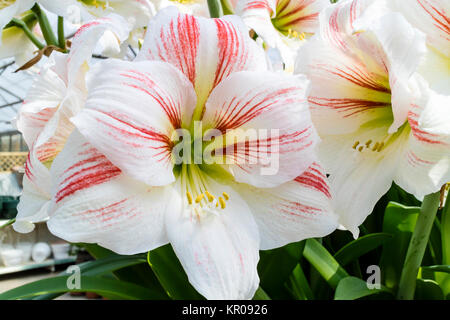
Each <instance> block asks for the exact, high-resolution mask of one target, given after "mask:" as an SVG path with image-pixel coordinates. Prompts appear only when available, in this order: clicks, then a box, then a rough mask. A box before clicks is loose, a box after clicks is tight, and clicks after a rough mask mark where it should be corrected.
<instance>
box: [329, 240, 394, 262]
mask: <svg viewBox="0 0 450 320" xmlns="http://www.w3.org/2000/svg"><path fill="white" fill-rule="evenodd" d="M392 237H393V236H392V235H391V234H388V233H372V234H368V235H366V236H362V237H360V238H358V239H356V240H353V241H351V242H349V243H347V244H346V245H345V246H344V247H342V248H341V249H340V250H339V251H338V252H336V254H335V255H334V258H335V259H336V261H337V262H339V263H340V264H341V266H346V265H347V264H349V263H350V262H352V261H354V260H356V259H358V258H359V257H360V256H362V255H364V254H366V253H368V252H370V251H372V250H374V249H376V248H377V247H379V246H380V245H382V244H383V243H385V242H386V241H387V240H389V239H392Z"/></svg>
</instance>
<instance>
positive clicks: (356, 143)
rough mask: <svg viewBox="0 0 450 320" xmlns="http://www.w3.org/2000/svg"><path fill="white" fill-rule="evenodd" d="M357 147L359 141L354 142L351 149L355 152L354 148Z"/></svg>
mask: <svg viewBox="0 0 450 320" xmlns="http://www.w3.org/2000/svg"><path fill="white" fill-rule="evenodd" d="M358 145H359V141H356V142H355V144H354V145H353V147H352V148H353V149H355V150H356V147H357V146H358Z"/></svg>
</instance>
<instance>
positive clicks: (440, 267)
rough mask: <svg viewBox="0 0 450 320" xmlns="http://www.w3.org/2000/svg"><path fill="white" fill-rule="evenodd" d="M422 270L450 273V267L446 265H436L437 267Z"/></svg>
mask: <svg viewBox="0 0 450 320" xmlns="http://www.w3.org/2000/svg"><path fill="white" fill-rule="evenodd" d="M421 268H422V269H426V270H430V271H434V272H445V273H450V265H447V264H444V265H436V266H426V267H421Z"/></svg>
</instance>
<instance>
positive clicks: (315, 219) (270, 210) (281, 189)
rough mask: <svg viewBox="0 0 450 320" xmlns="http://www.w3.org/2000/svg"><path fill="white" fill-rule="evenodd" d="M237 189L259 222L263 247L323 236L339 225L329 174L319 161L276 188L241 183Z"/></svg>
mask: <svg viewBox="0 0 450 320" xmlns="http://www.w3.org/2000/svg"><path fill="white" fill-rule="evenodd" d="M236 190H238V191H239V194H240V195H241V196H242V197H243V198H244V199H246V200H247V203H248V205H249V206H250V209H251V211H252V213H253V216H254V218H255V220H256V223H257V224H258V227H259V232H260V237H261V244H260V248H261V249H262V250H268V249H273V248H278V247H281V246H284V245H286V244H288V243H291V242H296V241H301V240H304V239H307V238H314V237H324V236H326V235H327V234H329V233H331V232H332V231H333V230H335V229H336V227H337V225H338V224H337V216H336V215H335V214H334V212H333V209H332V196H331V191H330V189H329V186H328V181H327V177H326V175H325V171H324V170H323V169H322V167H321V166H320V165H319V164H318V163H317V162H314V163H313V164H312V165H311V166H310V167H309V168H308V169H307V170H306V171H305V172H304V173H303V174H302V175H300V176H298V177H297V178H295V179H294V180H293V181H291V182H287V183H284V184H282V185H280V186H278V187H276V188H269V189H257V188H253V187H248V186H245V185H238V186H236Z"/></svg>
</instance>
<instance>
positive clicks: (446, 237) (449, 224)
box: [441, 193, 450, 265]
mask: <svg viewBox="0 0 450 320" xmlns="http://www.w3.org/2000/svg"><path fill="white" fill-rule="evenodd" d="M447 230H450V193H449V196H447V200H446V202H445V206H444V208H443V209H442V217H441V238H442V263H443V264H448V265H450V234H448V232H449V231H447Z"/></svg>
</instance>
